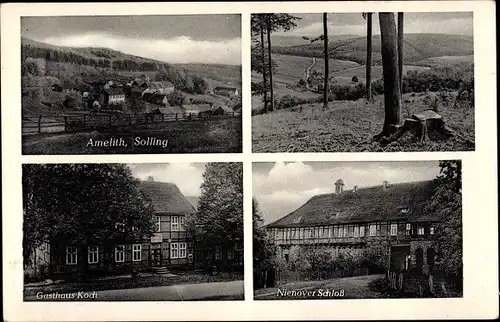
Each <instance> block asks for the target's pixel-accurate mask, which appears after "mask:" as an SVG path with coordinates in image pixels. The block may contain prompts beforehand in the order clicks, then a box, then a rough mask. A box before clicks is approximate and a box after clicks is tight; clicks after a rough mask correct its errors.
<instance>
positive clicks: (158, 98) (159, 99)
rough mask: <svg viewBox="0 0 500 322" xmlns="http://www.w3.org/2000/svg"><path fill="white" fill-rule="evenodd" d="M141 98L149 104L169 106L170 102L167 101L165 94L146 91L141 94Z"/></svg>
mask: <svg viewBox="0 0 500 322" xmlns="http://www.w3.org/2000/svg"><path fill="white" fill-rule="evenodd" d="M142 99H143V100H144V101H146V102H148V103H151V104H156V105H161V106H170V103H169V102H168V99H167V95H165V94H152V93H146V94H144V95H143V96H142Z"/></svg>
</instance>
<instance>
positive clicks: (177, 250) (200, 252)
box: [22, 163, 244, 301]
mask: <svg viewBox="0 0 500 322" xmlns="http://www.w3.org/2000/svg"><path fill="white" fill-rule="evenodd" d="M242 180H243V171H242V164H241V163H206V164H205V163H161V164H159V163H135V164H107V163H101V164H72V163H58V164H24V165H23V173H22V181H23V186H22V188H23V214H24V215H23V217H24V218H23V248H22V252H23V264H24V301H200V300H203V301H216V300H243V299H244V286H243V181H242Z"/></svg>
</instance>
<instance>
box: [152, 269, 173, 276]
mask: <svg viewBox="0 0 500 322" xmlns="http://www.w3.org/2000/svg"><path fill="white" fill-rule="evenodd" d="M153 272H154V273H155V274H158V275H166V274H170V272H169V270H168V268H166V267H153Z"/></svg>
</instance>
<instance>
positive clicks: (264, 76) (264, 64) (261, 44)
mask: <svg viewBox="0 0 500 322" xmlns="http://www.w3.org/2000/svg"><path fill="white" fill-rule="evenodd" d="M260 53H261V55H262V77H263V86H264V113H267V73H266V52H265V50H264V15H263V14H261V15H260Z"/></svg>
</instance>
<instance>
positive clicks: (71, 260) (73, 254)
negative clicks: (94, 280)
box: [66, 246, 78, 265]
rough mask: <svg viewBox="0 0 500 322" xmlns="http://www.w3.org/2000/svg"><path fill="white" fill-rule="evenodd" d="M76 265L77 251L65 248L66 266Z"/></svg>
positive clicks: (72, 248)
mask: <svg viewBox="0 0 500 322" xmlns="http://www.w3.org/2000/svg"><path fill="white" fill-rule="evenodd" d="M77 263H78V249H77V248H76V247H75V246H67V247H66V264H67V265H76V264H77Z"/></svg>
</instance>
